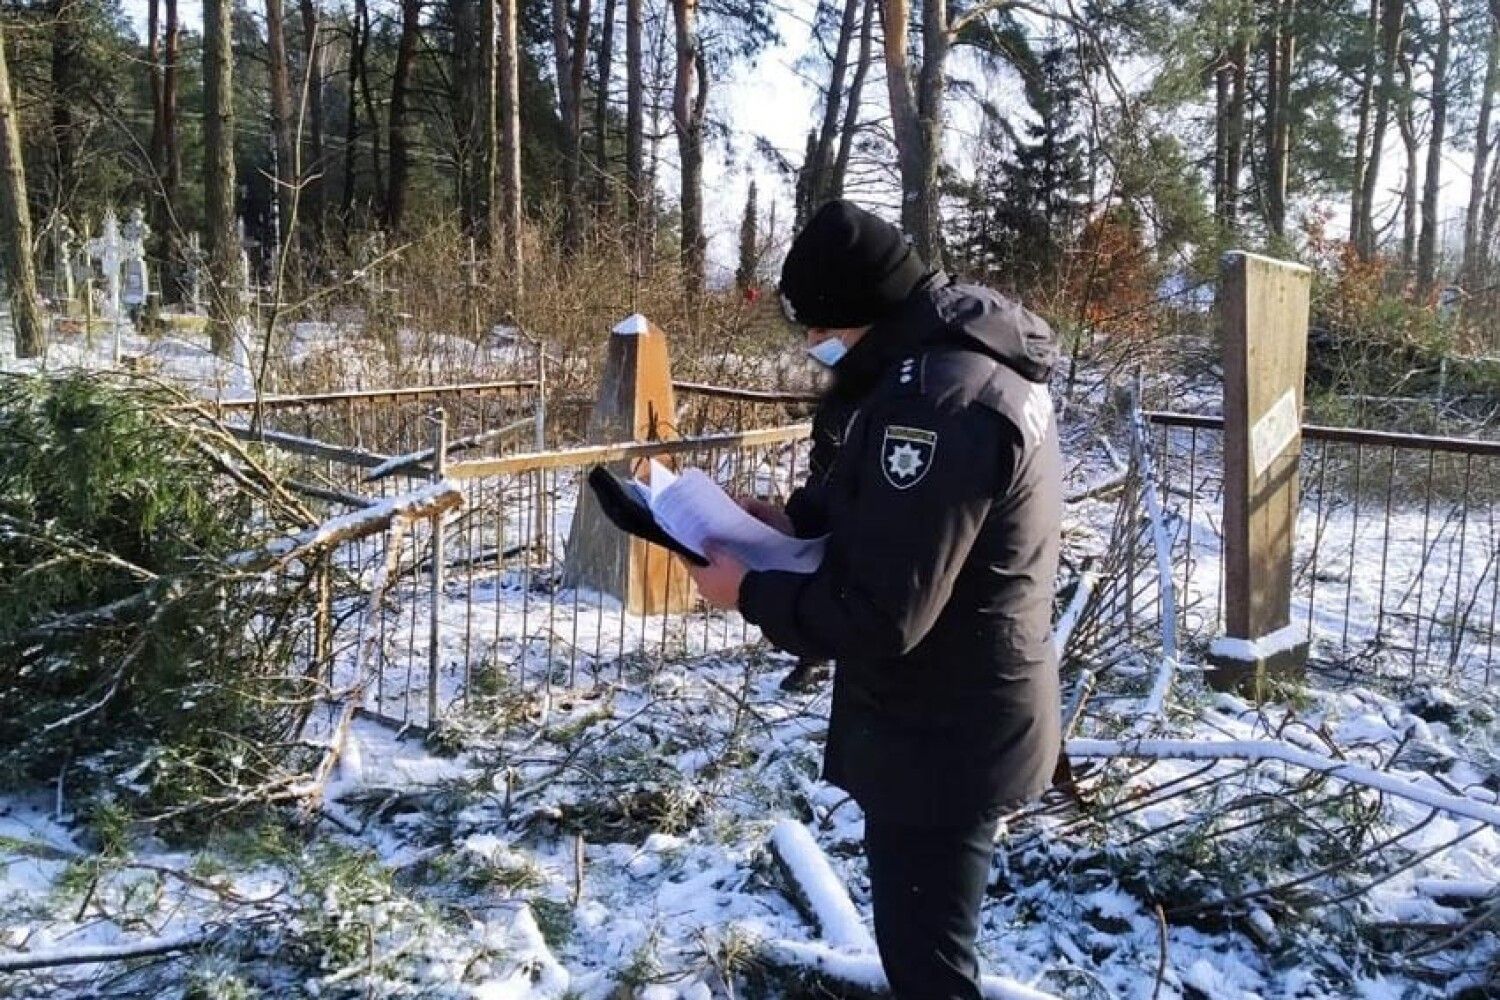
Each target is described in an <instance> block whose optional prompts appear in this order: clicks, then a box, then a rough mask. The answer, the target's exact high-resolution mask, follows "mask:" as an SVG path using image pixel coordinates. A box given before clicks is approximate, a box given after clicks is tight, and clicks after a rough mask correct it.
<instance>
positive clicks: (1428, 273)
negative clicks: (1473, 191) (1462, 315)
mask: <svg viewBox="0 0 1500 1000" xmlns="http://www.w3.org/2000/svg"><path fill="white" fill-rule="evenodd" d="M1437 15H1438V38H1437V52H1436V54H1435V55H1434V56H1433V62H1432V126H1431V130H1432V135H1431V138H1430V139H1429V141H1428V144H1427V182H1426V184H1425V185H1424V187H1423V188H1422V235H1421V238H1420V239H1419V240H1418V242H1417V290H1418V292H1419V293H1421V294H1423V295H1426V294H1427V293H1428V292H1431V291H1432V288H1433V286H1434V285H1435V284H1436V283H1437V251H1438V227H1439V226H1440V224H1441V222H1440V220H1439V219H1438V188H1439V182H1440V181H1441V180H1442V173H1443V139H1444V136H1445V135H1446V133H1447V128H1448V57H1449V54H1450V52H1451V51H1452V44H1453V3H1452V0H1437Z"/></svg>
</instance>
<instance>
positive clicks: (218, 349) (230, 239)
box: [203, 0, 240, 356]
mask: <svg viewBox="0 0 1500 1000" xmlns="http://www.w3.org/2000/svg"><path fill="white" fill-rule="evenodd" d="M232 9H233V8H232V4H231V3H230V0H204V4H203V115H204V131H203V147H204V148H203V204H204V221H205V223H206V229H207V237H208V276H209V289H210V297H209V311H208V316H209V335H210V338H211V340H212V342H213V349H214V353H216V354H219V355H221V356H222V355H228V353H229V350H230V348H231V346H232V344H233V326H234V321H235V320H236V319H237V318H238V316H239V313H240V289H239V287H238V282H237V281H236V272H237V271H238V258H239V249H240V248H239V247H238V246H237V245H236V244H237V242H238V231H237V230H236V227H235V224H234V49H233V45H232V35H231V23H232V22H231V12H232Z"/></svg>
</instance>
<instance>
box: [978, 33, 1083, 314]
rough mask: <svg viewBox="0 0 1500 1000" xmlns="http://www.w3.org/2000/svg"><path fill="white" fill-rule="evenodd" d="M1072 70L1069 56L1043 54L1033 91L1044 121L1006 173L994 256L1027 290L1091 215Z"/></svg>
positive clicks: (1051, 268) (1048, 272) (1030, 96)
mask: <svg viewBox="0 0 1500 1000" xmlns="http://www.w3.org/2000/svg"><path fill="white" fill-rule="evenodd" d="M1072 65H1073V63H1072V56H1071V55H1070V54H1069V53H1068V52H1066V51H1065V50H1063V49H1059V48H1053V49H1050V50H1048V51H1047V52H1045V53H1043V55H1042V58H1041V68H1040V72H1039V73H1038V74H1037V75H1036V76H1035V77H1033V78H1031V79H1028V80H1027V84H1026V97H1027V101H1028V103H1030V104H1031V107H1032V110H1033V111H1034V112H1035V113H1036V115H1037V121H1036V122H1034V123H1031V124H1028V125H1027V126H1026V128H1025V130H1024V135H1023V136H1022V137H1018V138H1017V140H1016V144H1015V152H1014V154H1013V156H1012V157H1011V158H1010V159H1008V160H1006V161H1004V163H1003V165H1002V167H1001V170H1000V188H1001V191H1000V194H1001V198H1000V206H999V209H998V211H997V212H996V218H995V220H994V223H995V224H994V231H993V236H992V238H993V239H994V241H995V245H994V246H993V247H991V248H988V249H990V250H991V252H992V254H993V256H994V257H995V258H996V261H997V264H998V265H999V267H1000V268H1001V269H1002V270H1003V271H1004V272H1006V273H1007V274H1008V275H1009V277H1010V279H1011V281H1012V282H1014V283H1015V284H1017V285H1021V286H1024V285H1028V284H1032V283H1034V282H1037V281H1044V280H1046V279H1047V278H1049V277H1051V276H1053V275H1054V274H1055V273H1056V271H1057V269H1058V268H1059V266H1060V265H1061V264H1062V255H1063V248H1064V247H1065V246H1066V245H1067V243H1068V239H1069V237H1070V236H1071V235H1072V233H1073V231H1074V230H1075V229H1076V228H1077V226H1078V224H1079V221H1080V220H1081V218H1082V215H1083V212H1084V208H1085V195H1086V193H1087V174H1086V172H1085V168H1084V160H1083V150H1082V145H1083V140H1082V139H1081V138H1080V137H1079V135H1078V134H1077V129H1076V127H1075V122H1074V118H1075V115H1076V113H1077V100H1078V87H1077V83H1076V82H1075V80H1074V78H1073V76H1072Z"/></svg>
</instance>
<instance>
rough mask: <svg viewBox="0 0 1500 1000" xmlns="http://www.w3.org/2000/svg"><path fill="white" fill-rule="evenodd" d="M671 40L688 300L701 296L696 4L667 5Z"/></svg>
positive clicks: (704, 97) (701, 90) (702, 93)
mask: <svg viewBox="0 0 1500 1000" xmlns="http://www.w3.org/2000/svg"><path fill="white" fill-rule="evenodd" d="M672 15H673V24H674V27H675V29H676V37H677V73H676V84H675V86H674V88H673V91H672V123H673V126H674V127H675V129H676V131H677V147H678V151H679V156H680V157H681V160H682V270H683V281H684V285H685V287H686V290H687V292H688V295H689V296H690V297H696V296H697V295H699V294H700V293H701V292H702V291H703V280H704V275H703V265H704V256H705V252H706V241H705V239H704V235H703V119H704V115H705V113H706V112H707V110H708V66H707V60H706V59H705V58H704V55H703V40H702V38H700V37H699V35H698V0H672Z"/></svg>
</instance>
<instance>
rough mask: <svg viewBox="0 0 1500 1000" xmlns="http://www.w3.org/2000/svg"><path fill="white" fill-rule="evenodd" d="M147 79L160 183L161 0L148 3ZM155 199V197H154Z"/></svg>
mask: <svg viewBox="0 0 1500 1000" xmlns="http://www.w3.org/2000/svg"><path fill="white" fill-rule="evenodd" d="M146 79H147V82H148V84H149V85H150V89H151V145H150V147H149V151H150V153H151V170H152V171H153V172H154V173H155V174H156V178H157V181H158V184H159V183H160V178H161V174H162V158H163V152H162V131H161V87H162V79H161V0H147V3H146ZM153 200H154V199H153Z"/></svg>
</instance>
